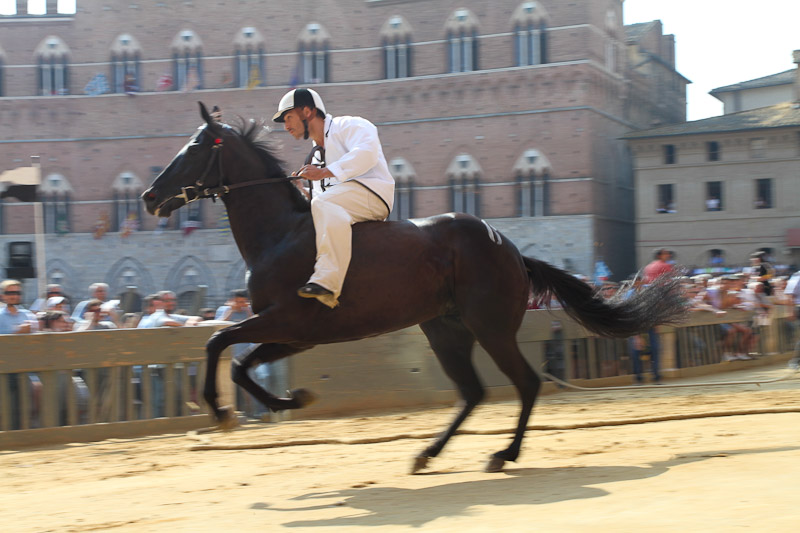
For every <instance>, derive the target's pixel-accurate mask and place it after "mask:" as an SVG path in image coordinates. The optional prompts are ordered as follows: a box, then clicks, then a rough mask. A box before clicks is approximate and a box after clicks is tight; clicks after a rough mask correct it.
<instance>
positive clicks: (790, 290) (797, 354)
mask: <svg viewBox="0 0 800 533" xmlns="http://www.w3.org/2000/svg"><path fill="white" fill-rule="evenodd" d="M783 292H784V294H786V295H787V296H790V297H791V298H792V302H793V303H794V317H795V332H798V331H800V270H798V271H797V272H795V273H794V274H792V277H790V278H789V281H787V282H786V288H785V289H784V290H783ZM795 339H796V344H795V346H794V357H793V358H792V360H791V361H789V366H790V367H791V368H794V369H800V335H796V337H795Z"/></svg>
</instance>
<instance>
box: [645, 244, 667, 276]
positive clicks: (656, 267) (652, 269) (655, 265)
mask: <svg viewBox="0 0 800 533" xmlns="http://www.w3.org/2000/svg"><path fill="white" fill-rule="evenodd" d="M670 259H672V252H670V251H669V250H667V249H666V248H659V249H657V250H656V251H655V252H654V253H653V260H652V261H651V262H650V263H648V264H647V266H646V267H644V282H645V284H649V283H653V281H655V280H656V278H658V277H660V276H662V275H664V274H666V273H667V272H670V271H672V265H671V264H670V263H668V261H669V260H670Z"/></svg>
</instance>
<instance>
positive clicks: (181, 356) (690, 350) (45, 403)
mask: <svg viewBox="0 0 800 533" xmlns="http://www.w3.org/2000/svg"><path fill="white" fill-rule="evenodd" d="M775 309H776V311H775V312H774V314H773V317H772V320H771V321H770V324H769V325H767V326H763V327H762V328H761V329H762V331H761V337H760V340H759V346H760V347H761V351H762V352H763V353H764V354H765V356H764V357H762V358H761V360H760V361H753V362H743V363H746V364H758V363H759V362H762V363H763V361H767V360H772V359H770V358H773V359H774V358H775V357H778V358H781V357H784V358H785V357H788V355H789V352H791V349H792V335H793V330H792V329H791V326H792V322H791V319H790V317H789V310H788V309H784V308H778V307H776V308H775ZM750 321H751V315H750V314H749V313H746V312H744V311H732V312H729V313H727V314H726V315H722V316H718V315H715V314H713V313H706V312H697V313H693V315H692V316H691V317H690V319H689V320H688V321H687V322H686V323H685V324H682V325H681V326H680V327H677V328H673V327H662V328H659V334H660V338H661V347H662V353H661V367H662V369H664V370H663V371H662V375H663V376H664V377H666V378H670V377H677V376H683V375H690V374H692V373H693V372H695V373H707V372H708V371H709V369H710V368H711V369H715V368H717V367H719V368H718V370H721V367H722V366H723V365H719V364H718V363H720V360H721V355H722V353H721V348H720V339H721V336H720V331H721V330H720V326H719V325H720V324H726V323H736V322H744V323H747V322H750ZM219 327H222V326H221V325H220V324H219V323H217V324H216V325H210V326H199V327H185V328H158V329H143V330H125V329H123V330H106V331H88V332H69V333H42V334H35V335H0V449H3V448H14V447H19V446H34V445H46V444H55V443H65V442H77V441H92V440H102V439H107V438H112V437H118V438H123V437H132V436H138V435H146V434H158V433H164V432H175V431H186V430H189V429H194V428H198V427H202V426H206V425H208V424H209V418H208V416H207V415H206V414H205V409H204V405H203V402H202V398H201V394H200V391H201V390H202V383H203V381H204V379H205V343H206V341H207V340H208V338H209V337H210V336H211V334H212V333H213V332H214V331H215V330H216V329H218V328H219ZM517 337H518V340H519V343H520V347H521V350H522V352H523V354H524V355H525V357H526V359H528V361H529V362H530V363H531V364H532V365H533V366H535V367H536V368H538V369H542V370H544V371H547V372H550V373H552V374H554V375H556V376H558V377H560V378H564V379H566V380H568V381H574V382H576V383H584V382H586V381H590V382H592V383H595V384H597V385H605V384H624V383H627V382H629V381H630V380H631V376H630V373H631V372H630V367H631V361H630V349H629V347H628V341H627V340H626V339H604V338H598V337H595V336H591V335H587V333H586V331H585V330H583V328H581V327H580V326H578V325H577V324H575V323H574V322H573V321H572V320H570V319H569V318H568V317H567V316H566V314H565V313H564V312H563V311H560V310H557V311H549V312H548V311H529V312H528V313H527V314H526V317H525V320H524V322H523V326H522V328H521V329H520V332H519V334H518V336H517ZM771 353H772V354H777V356H776V355H769V356H768V355H766V354H771ZM225 359H228V360H229V359H230V354H229V351H226V353H225V354H223V361H222V363H221V364H220V371H219V375H218V377H217V382H218V385H219V390H220V400H221V403H223V404H230V405H234V406H235V405H236V394H234V385H233V384H232V382H231V380H230V375H229V372H228V369H227V368H228V364H229V361H227V362H226V361H225ZM474 359H475V362H476V366H477V367H478V371H479V373H480V375H481V377H482V380H483V382H484V384H485V385H486V386H487V387H489V392H490V395H491V398H493V399H505V398H509V399H510V398H513V397H514V395H515V393H514V390H513V388H512V387H510V385H509V382H508V380H507V379H506V377H505V376H504V375H502V374H501V373H500V372H499V371H498V370H497V368H496V367H495V366H494V364H493V363H492V362H491V360H490V358H489V356H488V355H487V354H486V353H485V352H484V351H483V350H482V349H480V348H479V347H476V350H475V357H474ZM727 368H730V367H727ZM272 373H273V379H272V380H271V382H270V383H271V387H272V389H273V392H276V393H280V392H282V391H283V390H285V389H286V388H294V387H301V386H302V387H308V388H310V389H311V390H314V391H315V392H316V393H317V394H319V395H320V397H321V401H320V402H317V403H316V404H313V405H311V406H310V407H308V408H306V409H303V410H301V411H293V412H291V416H293V417H295V418H307V417H319V416H336V415H338V416H340V415H349V414H353V413H356V412H359V411H375V410H380V409H387V408H409V407H423V406H431V405H442V404H447V403H451V402H452V401H453V400H454V398H455V393H454V391H453V389H452V384H451V383H450V381H449V380H448V379H447V377H446V376H445V375H444V373H443V372H442V371H441V369H440V367H439V365H438V363H437V362H436V359H435V357H434V356H433V353H432V352H431V350H430V348H429V346H428V343H427V340H426V339H425V337H424V335H423V334H422V332H421V331H420V330H419V328H417V327H413V328H408V329H405V330H402V331H398V332H395V333H392V334H388V335H383V336H381V337H376V338H372V339H364V340H361V341H356V342H349V343H342V344H334V345H325V346H318V347H316V348H314V349H312V350H310V351H308V352H305V353H302V354H299V355H297V356H295V357H292V358H290V359H289V360H288V363H287V364H285V365H284V366H282V367H278V368H273V369H272ZM584 384H585V383H584ZM551 386H552V384H551V383H548V384H546V386H545V389H544V392H548V391H549V390H552V387H551Z"/></svg>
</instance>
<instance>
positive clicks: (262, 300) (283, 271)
mask: <svg viewBox="0 0 800 533" xmlns="http://www.w3.org/2000/svg"><path fill="white" fill-rule="evenodd" d="M200 109H201V115H202V117H203V119H204V120H205V122H206V123H205V124H204V125H203V126H202V127H201V128H199V130H198V131H197V133H195V135H194V136H193V137H192V138H191V139H190V141H189V143H188V144H187V145H186V146H185V147H184V148H183V149H182V150H181V151H180V152H179V153H178V154H177V155H176V156H175V158H174V159H173V160H172V162H171V163H170V164H169V166H168V167H167V168H166V169H165V170H164V171H163V172H162V173H161V174H160V175H159V176H158V177H157V178H156V179H155V181H154V182H153V184H152V186H151V187H150V188H149V189H148V190H147V191H145V192H144V194H143V195H142V198H143V200H144V202H145V204H146V205H147V210H148V211H149V212H150V213H151V214H155V215H158V216H162V217H163V216H168V215H169V214H170V213H171V212H173V211H175V210H176V209H178V208H180V207H181V206H183V205H185V204H186V203H187V202H191V201H195V200H197V199H200V198H213V197H219V198H221V199H222V201H223V202H224V203H225V207H226V208H227V210H228V217H229V220H230V225H231V231H232V233H233V236H234V238H235V240H236V244H237V245H238V247H239V251H240V252H241V254H242V257H243V258H244V261H245V263H246V264H247V268H248V269H249V274H250V275H249V279H248V288H249V291H250V295H251V299H252V305H253V311H254V313H255V314H254V316H252V317H251V318H248V319H247V320H244V321H242V322H240V323H238V324H235V325H232V326H229V327H227V328H225V329H222V330H220V331H218V332H216V333H215V334H214V335H213V336H212V337H211V338H210V339H209V341H208V344H207V345H206V348H207V354H208V366H207V374H206V382H205V388H204V398H205V400H206V402H208V405H209V406H210V408H211V411H212V414H213V416H214V417H215V419H216V420H217V421H219V422H221V423H222V422H224V421H226V420H227V419H228V418H229V417H231V416H232V413H230V412H229V410H228V409H225V408H221V407H220V406H219V405H218V403H217V389H216V383H215V382H216V374H217V364H218V361H219V357H220V353H221V352H222V350H224V349H225V348H226V347H228V346H230V345H232V344H237V343H259V346H258V347H256V348H255V349H254V350H253V351H251V352H250V353H249V354H247V355H246V356H245V357H243V358H242V359H240V360H239V361H237V362H234V364H233V369H232V375H233V380H234V381H235V382H236V383H237V384H238V385H240V386H241V387H243V388H244V389H245V390H247V391H248V392H249V393H250V394H252V395H253V396H254V397H255V398H256V399H258V400H259V401H260V402H261V403H263V404H264V405H265V406H266V407H268V408H270V409H272V410H276V411H278V410H283V409H297V408H300V407H303V406H304V405H308V403H310V402H311V401H313V399H314V395H313V394H311V393H310V392H308V391H306V390H303V389H299V390H296V391H292V393H291V395H290V397H287V398H279V397H277V396H275V395H273V394H270V393H269V392H267V391H266V390H264V389H263V388H261V387H260V386H259V385H258V384H256V383H255V382H253V381H252V380H251V379H250V377H249V376H248V375H247V369H248V368H249V367H252V366H254V365H258V364H261V363H270V362H273V361H277V360H279V359H281V358H284V357H287V356H290V355H293V354H296V353H299V352H302V351H304V350H307V349H309V348H311V347H313V346H314V345H317V344H327V343H334V342H343V341H351V340H355V339H362V338H365V337H372V336H376V335H380V334H382V333H387V332H390V331H395V330H398V329H401V328H405V327H408V326H412V325H414V324H419V325H420V327H421V328H422V331H423V332H424V333H425V335H426V336H427V338H428V340H429V342H430V345H431V348H432V349H433V351H434V353H435V354H436V357H437V358H438V359H439V362H440V363H441V365H442V367H443V368H444V371H445V372H446V374H447V375H448V376H449V377H450V379H452V380H453V382H454V383H455V385H456V387H457V388H458V391H459V393H460V395H461V397H462V398H463V402H462V404H461V409H460V411H459V413H458V414H457V416H456V418H455V420H454V421H453V422H452V423H451V424H450V426H449V427H448V428H447V429H446V430H445V431H444V432H443V433H442V435H441V436H440V437H439V438H438V439H436V440H435V441H434V442H433V443H432V444H431V445H430V446H428V447H427V448H425V450H423V451H422V453H420V454H419V456H418V457H417V458H416V461H415V463H414V467H413V471H415V472H416V471H418V470H420V469H422V468H424V467H425V466H426V464H427V462H428V459H429V458H431V457H435V456H436V455H437V454H439V452H440V451H441V450H442V448H443V447H444V445H445V443H446V442H447V440H448V439H449V438H450V437H451V436H452V435H453V434H454V433H455V432H456V430H457V428H458V427H459V425H460V424H461V423H462V422H463V421H464V419H465V418H466V417H467V416H468V415H469V414H470V412H471V411H472V410H473V408H474V407H475V406H476V405H477V404H478V403H479V402H480V401H481V400H482V399H483V396H484V388H483V385H482V384H481V381H480V379H479V378H478V375H477V373H476V372H475V367H474V366H473V363H472V348H473V346H474V344H475V341H476V340H477V341H478V342H479V343H480V344H481V346H482V347H483V348H484V349H485V350H486V351H487V352H488V353H489V355H490V356H491V357H492V359H493V360H494V361H495V363H496V364H497V366H498V367H499V368H500V370H501V371H502V372H503V373H504V374H505V375H506V376H508V378H509V379H510V380H511V382H512V383H513V384H514V386H515V387H516V389H517V391H518V393H519V397H520V401H521V403H522V411H521V413H520V416H519V422H518V424H517V428H516V433H515V435H514V438H513V440H512V442H511V445H510V446H509V447H508V448H507V449H505V450H502V451H500V452H497V453H495V454H494V455H493V456H492V458H491V460H490V462H489V465H488V466H487V470H489V471H498V470H500V469H502V467H503V463H504V462H505V461H515V460H516V459H517V457H518V456H519V453H520V446H521V444H522V438H523V436H524V433H525V428H526V425H527V422H528V417H529V416H530V413H531V409H532V408H533V404H534V401H535V400H536V396H537V393H538V391H539V387H540V380H539V377H538V376H537V374H536V372H534V371H533V369H531V367H530V366H529V365H528V363H527V362H526V361H525V359H524V358H523V356H522V354H521V353H520V350H519V347H518V346H517V342H516V333H517V330H518V329H519V327H520V324H521V323H522V318H523V315H524V314H525V308H526V303H527V301H528V294H529V291H530V290H532V291H533V292H534V293H535V294H536V295H538V296H539V297H541V298H543V299H544V300H545V301H549V299H550V298H551V297H555V298H556V299H557V300H559V301H560V302H561V303H562V304H563V306H564V308H565V309H566V311H567V312H568V313H569V314H570V315H571V316H572V317H573V318H574V319H575V320H577V321H578V322H579V323H580V324H582V325H583V326H585V327H586V328H587V329H589V330H591V331H592V332H595V333H597V334H599V335H605V336H615V337H627V336H630V335H633V334H635V333H638V332H641V331H646V330H648V329H649V328H651V327H653V326H655V325H656V324H662V323H667V322H672V321H675V320H676V319H677V318H679V317H680V316H681V315H682V313H683V311H684V301H683V298H682V296H681V295H680V291H679V290H678V283H677V281H676V280H674V279H666V278H665V279H662V280H661V281H660V282H659V283H656V284H653V285H651V286H649V287H648V288H646V289H644V290H642V291H641V292H638V293H636V294H635V295H634V296H633V297H631V298H630V299H627V300H620V301H611V302H609V301H607V300H604V299H603V298H602V297H601V296H599V295H598V294H596V293H595V291H594V290H593V289H592V288H591V287H590V286H589V285H587V284H585V283H583V282H582V281H580V280H578V279H576V278H575V277H574V276H572V275H570V274H568V273H566V272H564V271H562V270H560V269H558V268H555V267H553V266H551V265H549V264H547V263H545V262H542V261H539V260H536V259H533V258H530V257H524V256H522V255H520V253H519V251H518V250H517V248H516V247H515V246H514V245H513V244H512V243H511V242H510V241H509V240H508V239H507V238H505V237H504V236H503V235H502V234H500V233H499V232H498V231H496V230H495V229H494V228H492V227H491V226H490V225H489V224H487V223H486V222H485V221H483V220H481V219H479V218H476V217H473V216H470V215H464V214H460V213H449V214H445V215H438V216H434V217H430V218H424V219H415V220H407V221H402V222H365V223H361V224H357V225H356V226H355V227H354V228H353V258H352V261H351V263H350V268H349V270H348V272H347V279H346V281H345V284H344V288H343V290H342V295H341V298H340V306H339V307H337V308H336V309H330V308H328V307H326V306H324V305H322V304H320V303H319V302H317V301H314V300H313V299H311V300H308V299H303V298H299V297H298V296H297V292H296V291H297V288H298V287H300V286H301V285H303V283H305V281H306V280H307V279H308V278H309V276H310V275H311V272H312V270H313V267H314V259H315V241H314V226H313V224H312V220H311V212H310V207H309V203H308V201H307V200H306V199H305V198H304V197H303V195H302V194H301V193H300V192H299V191H298V190H297V189H296V188H295V187H294V186H293V185H292V183H291V182H290V181H289V179H288V178H287V176H286V172H285V170H284V168H283V165H282V163H281V162H280V161H279V160H278V159H277V158H276V157H275V156H274V155H273V153H272V151H271V150H270V148H269V146H268V145H267V144H265V143H264V142H263V141H259V135H260V133H261V132H262V131H263V127H262V126H261V124H258V123H256V122H253V121H250V122H249V123H245V124H244V125H242V126H241V127H237V128H233V127H231V126H228V125H226V124H221V123H219V122H216V121H215V120H214V119H212V118H211V117H210V116H209V113H208V111H207V110H206V108H205V107H204V106H203V105H202V104H200ZM332 364H335V362H332Z"/></svg>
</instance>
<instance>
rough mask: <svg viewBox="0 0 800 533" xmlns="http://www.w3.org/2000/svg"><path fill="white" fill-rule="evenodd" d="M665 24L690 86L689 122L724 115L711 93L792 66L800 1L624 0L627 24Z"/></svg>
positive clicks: (799, 46)
mask: <svg viewBox="0 0 800 533" xmlns="http://www.w3.org/2000/svg"><path fill="white" fill-rule="evenodd" d="M651 20H661V22H662V24H663V25H664V29H663V31H664V34H673V35H675V63H676V68H677V70H678V72H680V73H681V74H682V75H683V76H684V77H686V78H688V79H689V80H690V81H691V82H692V83H691V84H690V85H689V86H688V87H687V120H700V119H703V118H708V117H712V116H716V115H721V114H722V102H720V101H719V100H717V99H716V98H714V97H713V96H710V95H709V94H708V93H709V91H711V90H712V89H715V88H717V87H724V86H725V85H731V84H733V83H737V82H740V81H747V80H752V79H755V78H760V77H762V76H768V75H770V74H777V73H778V72H783V71H785V70H789V69H791V68H795V65H794V63H792V51H793V50H800V26H798V22H799V21H800V0H760V1H758V2H754V1H752V0H747V1H745V0H625V3H624V4H623V22H624V23H625V24H634V23H637V22H648V21H651Z"/></svg>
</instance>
